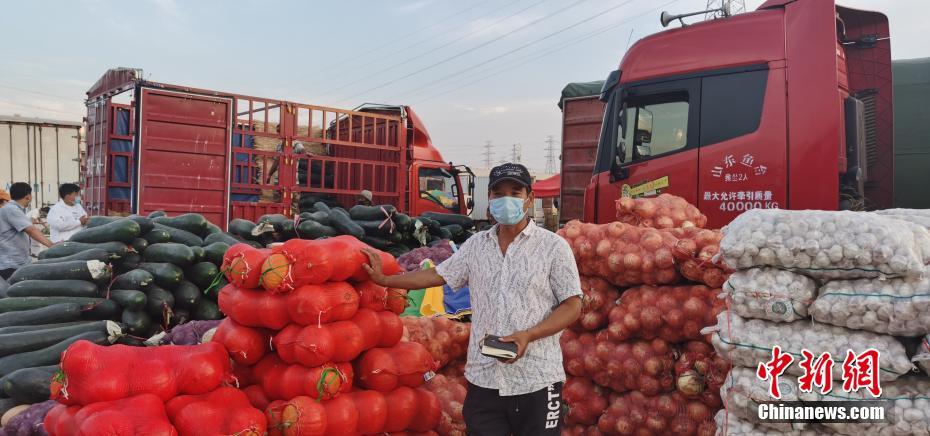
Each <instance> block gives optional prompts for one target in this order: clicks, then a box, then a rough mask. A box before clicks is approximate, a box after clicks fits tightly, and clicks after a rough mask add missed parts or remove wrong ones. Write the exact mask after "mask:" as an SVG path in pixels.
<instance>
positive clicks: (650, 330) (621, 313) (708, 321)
mask: <svg viewBox="0 0 930 436" xmlns="http://www.w3.org/2000/svg"><path fill="white" fill-rule="evenodd" d="M719 293H720V289H711V288H709V287H707V286H703V285H694V286H640V287H637V288H631V289H628V290H626V292H624V293H623V295H621V296H620V302H619V303H618V304H617V306H616V307H614V308H613V309H611V310H610V315H609V324H608V326H607V332H608V335H609V336H610V339H611V340H613V341H616V342H623V341H627V340H630V339H637V338H639V339H653V338H659V339H662V340H664V341H667V342H675V343H677V342H684V341H699V340H703V339H704V336H702V335H701V329H702V328H704V327H707V326H711V325H716V324H717V314H718V313H720V312H722V311H723V310H724V309H725V306H726V302H725V301H723V300H720V299H718V298H717V295H718V294H719Z"/></svg>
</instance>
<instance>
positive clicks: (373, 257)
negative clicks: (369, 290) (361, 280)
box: [364, 250, 446, 290]
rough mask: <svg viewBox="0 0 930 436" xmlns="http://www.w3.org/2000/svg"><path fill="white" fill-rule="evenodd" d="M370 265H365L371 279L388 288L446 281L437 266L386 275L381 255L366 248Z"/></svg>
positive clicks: (437, 283) (425, 285) (417, 286)
mask: <svg viewBox="0 0 930 436" xmlns="http://www.w3.org/2000/svg"><path fill="white" fill-rule="evenodd" d="M365 254H366V255H367V256H368V262H369V263H370V265H364V268H365V271H366V272H368V276H369V277H371V281H373V282H375V283H377V284H379V285H381V286H384V287H388V288H397V289H408V290H409V289H426V288H432V287H434V286H442V285H445V284H446V281H445V280H444V279H443V278H442V277H441V276H440V275H439V274H437V273H436V268H430V269H425V270H421V271H416V272H412V273H407V274H401V275H396V276H387V275H384V272H383V271H382V270H381V257H380V256H378V255H377V254H376V253H375V252H373V251H371V250H365Z"/></svg>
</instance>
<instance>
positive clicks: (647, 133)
mask: <svg viewBox="0 0 930 436" xmlns="http://www.w3.org/2000/svg"><path fill="white" fill-rule="evenodd" d="M633 136H634V138H633V142H634V143H635V145H643V144H648V143H650V142H652V112H650V111H649V110H648V109H646V108H640V109H639V110H638V111H637V114H636V133H635V135H633Z"/></svg>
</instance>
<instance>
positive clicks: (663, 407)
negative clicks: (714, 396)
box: [597, 392, 717, 436]
mask: <svg viewBox="0 0 930 436" xmlns="http://www.w3.org/2000/svg"><path fill="white" fill-rule="evenodd" d="M713 416H714V413H713V411H712V409H711V408H709V407H707V406H706V405H704V403H702V402H700V401H689V400H688V399H686V398H685V397H684V396H682V395H681V394H679V393H678V392H673V393H670V394H662V395H658V396H654V397H647V396H646V395H643V393H642V392H630V393H627V394H622V395H615V396H612V398H611V401H610V407H608V408H607V411H606V412H604V414H603V415H602V416H601V419H600V420H598V422H597V426H598V428H599V429H600V430H601V431H602V432H604V433H607V434H623V435H627V434H629V435H631V434H636V435H642V436H646V435H657V436H658V435H663V436H664V435H670V434H675V435H697V436H713V435H714V434H715V433H716V432H717V426H716V424H714V421H713Z"/></svg>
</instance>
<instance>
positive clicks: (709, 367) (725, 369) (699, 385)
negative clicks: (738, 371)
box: [675, 341, 730, 409]
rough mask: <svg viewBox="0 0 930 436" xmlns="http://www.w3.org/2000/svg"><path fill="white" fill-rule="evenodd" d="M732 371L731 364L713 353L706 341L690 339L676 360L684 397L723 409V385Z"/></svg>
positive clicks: (677, 374) (677, 380)
mask: <svg viewBox="0 0 930 436" xmlns="http://www.w3.org/2000/svg"><path fill="white" fill-rule="evenodd" d="M729 372H730V363H729V362H727V361H726V360H725V359H724V358H723V357H721V356H719V355H718V354H717V353H716V352H714V348H713V347H712V346H710V345H708V344H707V343H706V342H699V341H691V342H688V343H686V344H683V345H682V347H681V351H680V355H679V356H678V361H677V362H675V382H676V387H677V389H678V392H679V393H680V394H682V395H684V396H685V398H688V399H694V400H699V401H701V402H702V403H704V404H705V405H706V406H707V407H710V408H712V409H720V408H722V407H723V402H722V401H721V400H720V386H722V385H723V383H724V382H725V381H726V379H727V373H729Z"/></svg>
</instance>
